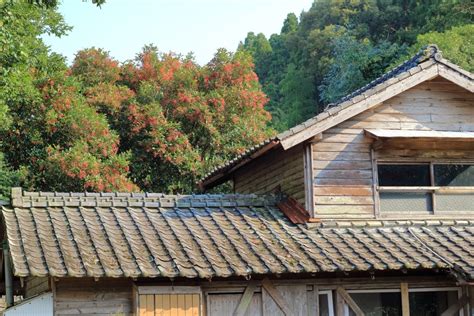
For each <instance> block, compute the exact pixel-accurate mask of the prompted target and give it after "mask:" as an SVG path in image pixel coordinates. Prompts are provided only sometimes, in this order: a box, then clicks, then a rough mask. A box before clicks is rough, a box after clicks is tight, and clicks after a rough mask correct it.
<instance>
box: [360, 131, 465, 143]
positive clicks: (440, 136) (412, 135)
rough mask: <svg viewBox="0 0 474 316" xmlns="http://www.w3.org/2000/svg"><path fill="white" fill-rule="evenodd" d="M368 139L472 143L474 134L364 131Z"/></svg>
mask: <svg viewBox="0 0 474 316" xmlns="http://www.w3.org/2000/svg"><path fill="white" fill-rule="evenodd" d="M364 131H365V134H366V135H367V136H368V137H371V138H375V139H428V140H429V139H433V140H452V141H474V132H442V131H417V130H391V129H365V130H364Z"/></svg>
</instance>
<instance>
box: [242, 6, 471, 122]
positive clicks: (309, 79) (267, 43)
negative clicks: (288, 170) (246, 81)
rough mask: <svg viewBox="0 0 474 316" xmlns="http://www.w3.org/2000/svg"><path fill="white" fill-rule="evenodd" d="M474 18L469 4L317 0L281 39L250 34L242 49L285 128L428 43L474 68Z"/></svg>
mask: <svg viewBox="0 0 474 316" xmlns="http://www.w3.org/2000/svg"><path fill="white" fill-rule="evenodd" d="M473 13H474V7H473V5H472V2H471V1H469V0H435V1H417V0H409V1H407V0H377V1H375V0H351V1H347V0H315V1H314V2H313V5H312V7H311V8H310V9H309V10H308V11H307V12H303V13H302V14H301V16H300V18H299V19H298V18H297V17H296V16H295V15H294V14H289V15H288V16H287V18H286V19H285V21H283V27H282V29H281V32H280V34H273V35H272V36H270V38H268V39H267V38H266V37H265V36H264V35H263V34H257V35H255V33H249V34H248V36H247V38H246V39H245V40H244V41H243V42H242V43H241V44H240V45H239V48H238V49H239V50H243V51H248V52H250V53H251V54H252V56H253V57H254V61H255V69H256V72H257V74H258V76H259V79H260V82H261V83H262V86H263V90H264V91H265V93H266V94H267V95H268V97H269V99H270V101H269V103H268V107H267V109H268V110H269V111H270V112H271V113H272V116H273V120H272V124H273V126H274V127H275V128H276V129H278V130H284V129H287V128H289V127H291V126H293V125H295V124H297V123H299V122H301V121H303V120H305V119H308V118H309V117H311V116H312V115H314V114H316V113H317V112H318V111H320V110H321V109H323V108H324V106H325V105H327V104H328V103H331V102H334V101H336V100H337V99H338V98H340V97H341V96H344V95H346V94H348V93H349V92H351V91H353V90H355V89H357V88H359V87H360V86H362V85H364V84H365V83H368V82H370V81H371V80H372V79H374V78H376V77H377V76H379V75H381V74H383V73H384V72H385V71H386V70H387V68H389V67H391V66H393V64H394V63H395V62H397V61H401V60H402V57H404V58H406V57H407V56H408V55H409V54H412V53H414V52H415V51H416V50H417V49H419V48H421V46H422V45H423V44H428V43H429V42H434V43H437V44H438V45H439V46H440V48H441V49H442V50H443V51H444V53H445V56H447V57H448V58H451V59H453V61H454V62H459V63H460V65H461V66H463V67H466V68H467V69H472V53H471V54H470V55H471V57H467V55H469V54H468V53H467V52H469V51H470V52H472V49H471V50H470V48H471V47H472V24H470V23H472V17H473ZM469 24H470V25H469ZM451 39H452V40H451Z"/></svg>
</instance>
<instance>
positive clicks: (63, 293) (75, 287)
mask: <svg viewBox="0 0 474 316" xmlns="http://www.w3.org/2000/svg"><path fill="white" fill-rule="evenodd" d="M132 288H133V283H132V281H131V280H129V279H99V280H98V281H94V280H93V279H89V278H81V279H79V278H67V279H59V281H57V282H55V286H54V297H55V299H54V310H55V315H77V314H81V315H95V316H98V315H103V316H105V315H131V313H132V306H133V299H132Z"/></svg>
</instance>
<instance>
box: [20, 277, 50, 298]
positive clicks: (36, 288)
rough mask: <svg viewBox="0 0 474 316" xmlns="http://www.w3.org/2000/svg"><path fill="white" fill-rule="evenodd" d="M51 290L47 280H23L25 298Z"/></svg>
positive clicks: (37, 278)
mask: <svg viewBox="0 0 474 316" xmlns="http://www.w3.org/2000/svg"><path fill="white" fill-rule="evenodd" d="M50 290H51V286H50V283H49V278H47V277H43V278H39V277H29V278H27V279H26V280H25V298H28V297H31V296H35V295H38V294H41V293H44V292H48V291H50Z"/></svg>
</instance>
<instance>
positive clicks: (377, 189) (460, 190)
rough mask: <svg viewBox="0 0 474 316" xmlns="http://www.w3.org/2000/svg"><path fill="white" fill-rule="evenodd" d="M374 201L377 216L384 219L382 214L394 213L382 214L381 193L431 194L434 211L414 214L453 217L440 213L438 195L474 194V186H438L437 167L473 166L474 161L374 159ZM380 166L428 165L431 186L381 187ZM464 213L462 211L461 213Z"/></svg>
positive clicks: (444, 212) (448, 213)
mask: <svg viewBox="0 0 474 316" xmlns="http://www.w3.org/2000/svg"><path fill="white" fill-rule="evenodd" d="M373 163H374V164H375V166H374V167H373V171H374V175H373V176H374V195H375V196H374V199H375V200H376V216H377V217H379V216H381V217H383V216H382V214H384V215H388V216H392V214H393V213H392V212H390V211H385V212H382V209H381V205H380V204H381V203H380V193H381V192H413V193H429V194H430V195H431V209H432V211H431V212H430V211H415V212H411V213H412V214H422V215H430V216H433V215H452V214H453V212H450V211H439V210H437V209H436V193H441V194H443V193H452V194H474V186H436V185H435V178H434V166H435V165H472V166H474V160H466V159H460V160H436V159H423V160H419V159H399V160H394V159H374V160H373ZM379 165H428V166H429V170H430V184H431V185H430V186H381V185H379V183H380V181H379V172H378V166H379ZM461 212H462V211H461ZM464 213H465V212H464Z"/></svg>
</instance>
